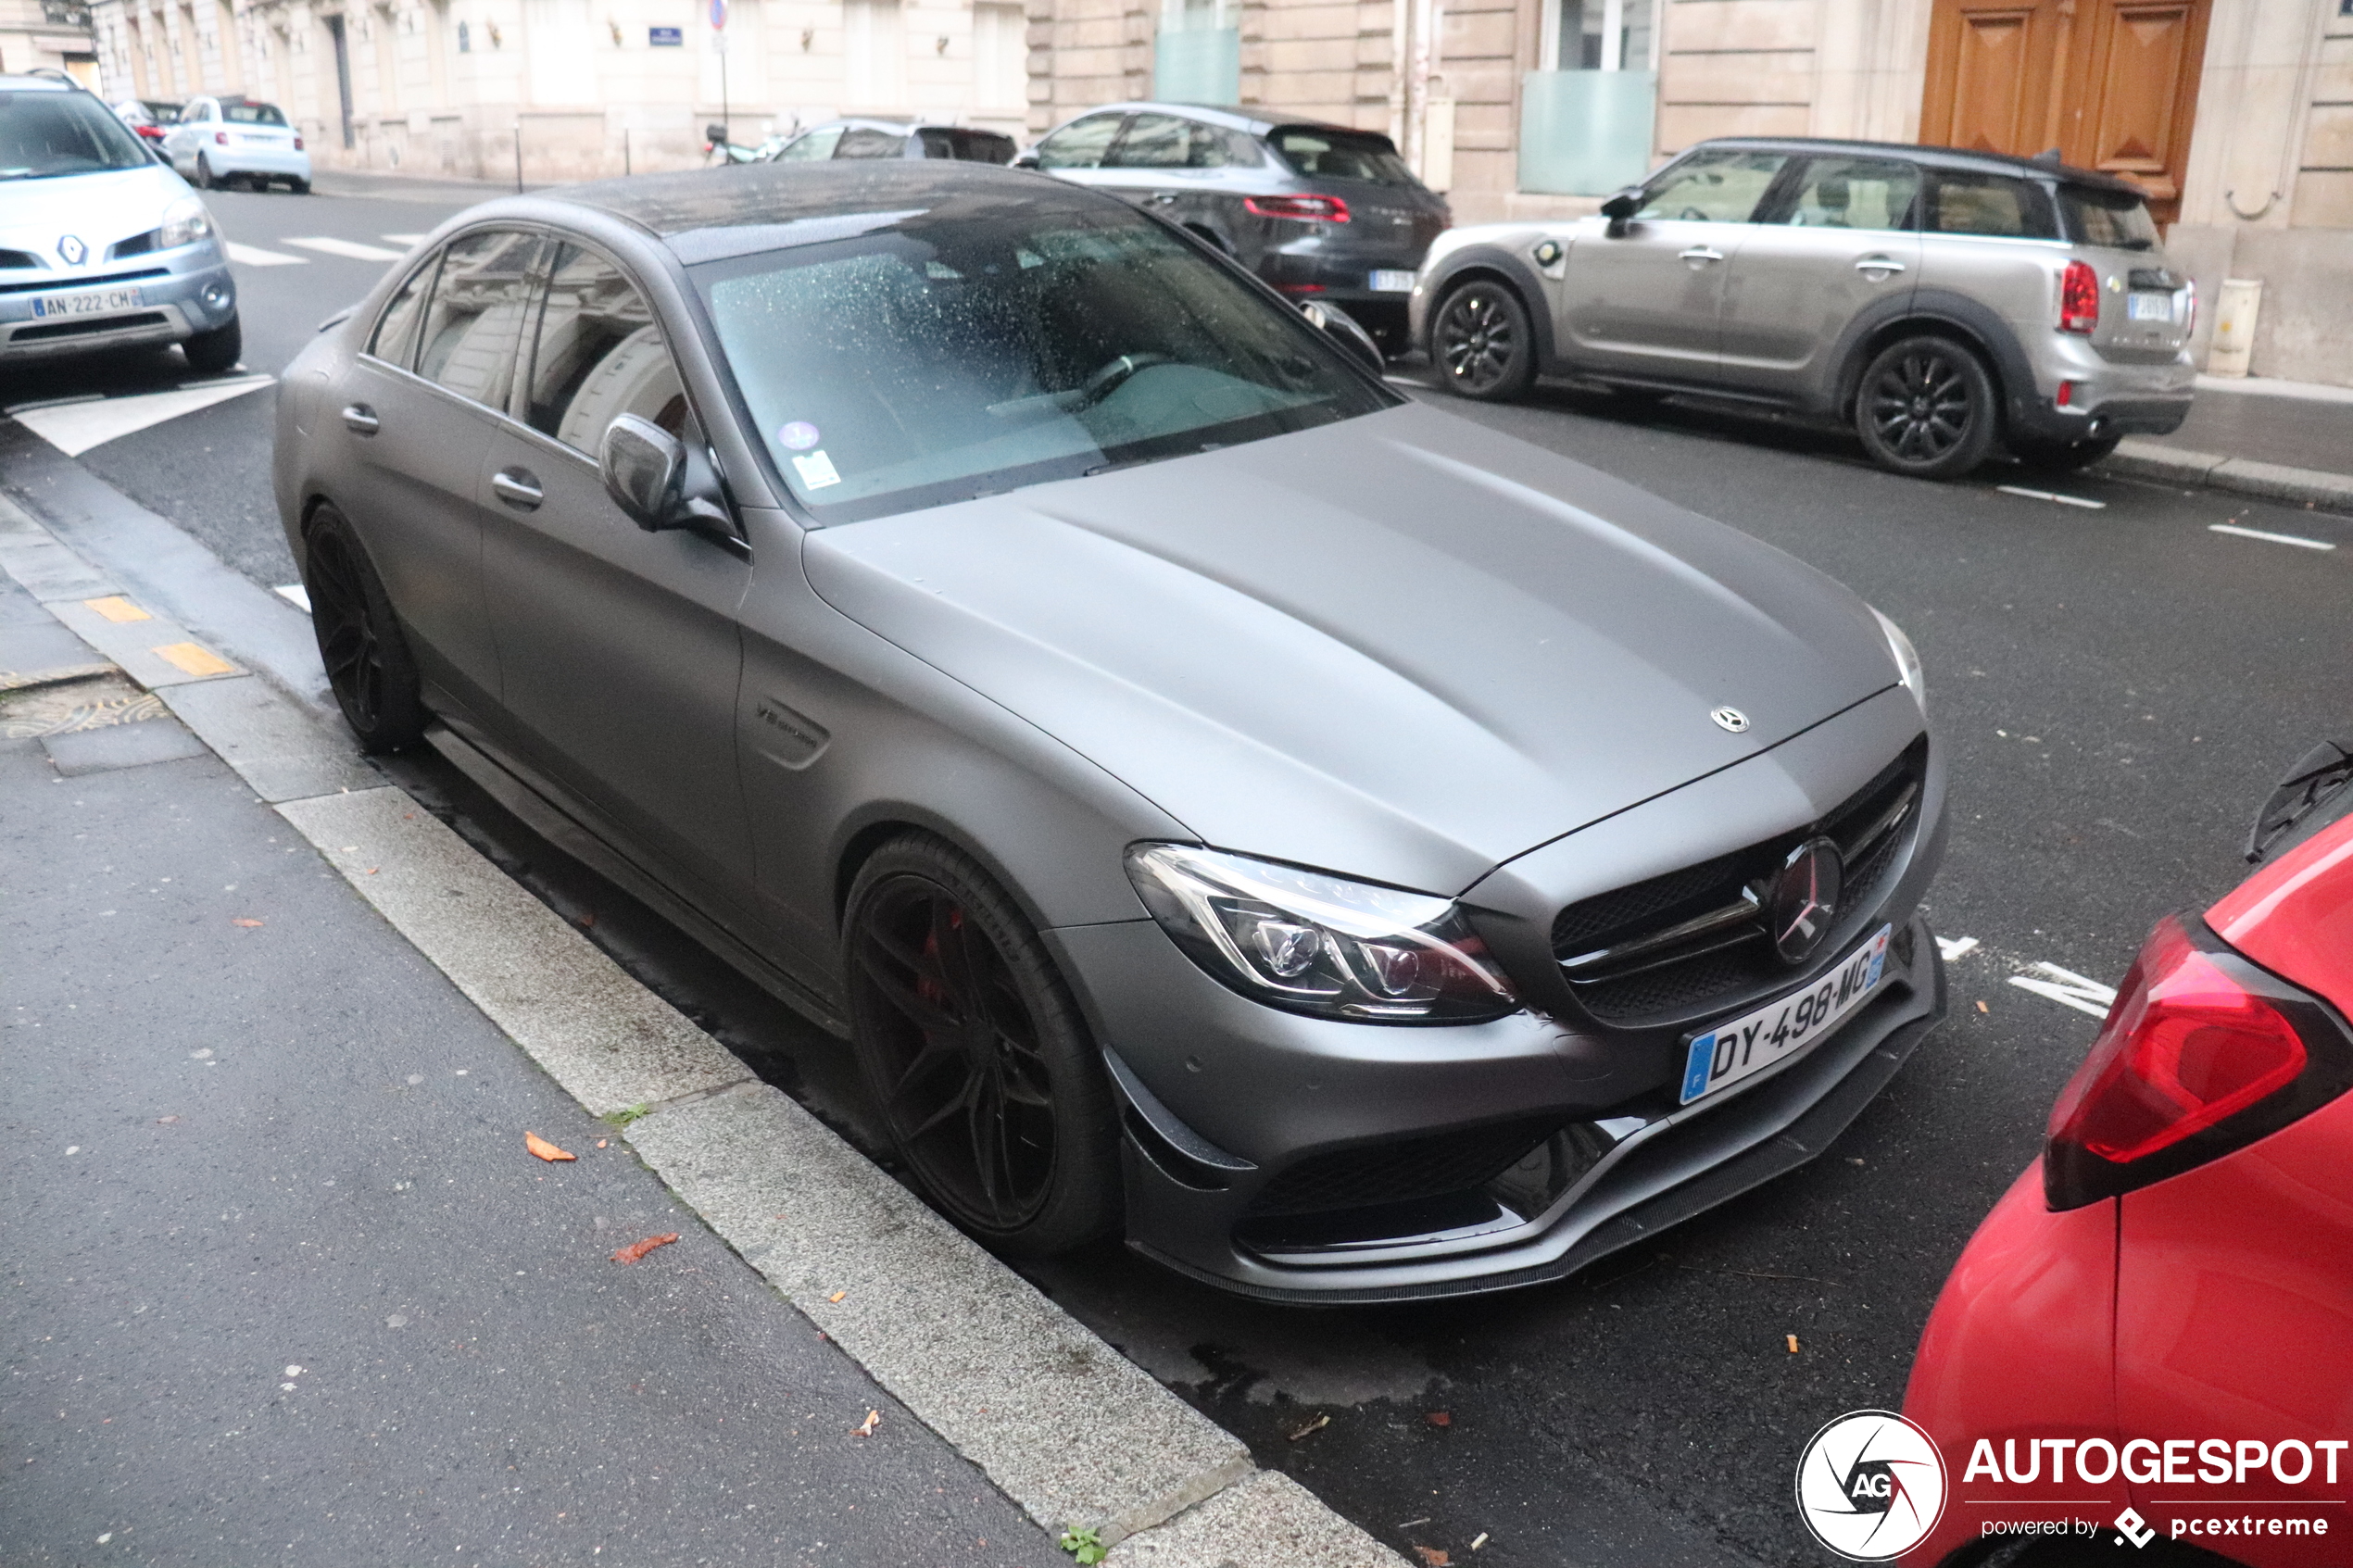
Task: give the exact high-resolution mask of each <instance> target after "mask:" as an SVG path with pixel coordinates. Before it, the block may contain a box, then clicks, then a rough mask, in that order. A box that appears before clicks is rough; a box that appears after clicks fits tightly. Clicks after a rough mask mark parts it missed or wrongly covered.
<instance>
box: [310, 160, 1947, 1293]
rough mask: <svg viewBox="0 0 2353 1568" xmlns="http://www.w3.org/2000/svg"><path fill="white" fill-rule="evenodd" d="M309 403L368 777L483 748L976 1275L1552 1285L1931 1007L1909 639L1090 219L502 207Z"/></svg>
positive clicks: (1707, 1188) (1291, 317)
mask: <svg viewBox="0 0 2353 1568" xmlns="http://www.w3.org/2000/svg"><path fill="white" fill-rule="evenodd" d="M281 384H282V386H283V387H284V388H285V389H286V391H285V394H284V395H283V397H282V398H281V400H280V402H279V406H278V438H277V451H276V470H275V471H276V486H277V490H276V494H277V499H278V506H279V510H280V514H281V517H282V519H283V523H284V526H285V531H286V537H287V540H288V543H289V545H290V546H291V547H292V548H293V550H294V551H295V552H296V557H297V558H298V559H300V560H301V562H302V563H303V580H304V582H305V583H307V584H308V590H309V595H310V602H311V606H312V609H313V616H312V624H313V626H314V627H315V629H316V632H317V634H318V638H319V644H320V651H321V657H322V659H324V661H325V666H326V670H327V672H328V675H329V678H330V680H331V682H332V683H333V687H334V691H335V694H336V696H337V698H338V700H339V701H340V703H341V704H342V706H343V709H344V712H345V715H346V718H347V719H348V720H349V721H350V723H351V726H352V728H353V729H354V731H355V732H356V733H357V734H358V735H359V738H360V740H361V742H362V744H363V745H365V746H368V747H370V748H371V749H374V750H386V749H393V748H396V747H398V746H404V745H408V744H409V743H412V742H415V741H417V740H419V739H420V738H421V737H423V736H424V735H425V734H426V729H427V725H428V722H429V721H432V720H434V719H435V718H438V719H439V720H440V721H442V722H443V723H444V724H445V725H446V730H437V731H434V734H433V738H432V741H431V744H434V746H438V747H441V748H442V749H444V751H445V753H446V754H447V755H448V756H449V757H451V758H452V759H453V760H455V761H457V763H458V764H459V766H461V767H463V768H465V769H466V770H467V771H468V772H469V773H470V774H471V775H472V776H473V777H475V778H476V779H477V780H479V781H482V782H483V783H484V787H485V788H488V789H491V790H492V791H493V793H495V794H497V797H498V798H500V799H501V800H502V801H505V802H507V803H508V804H509V805H510V808H511V809H517V810H519V811H522V812H523V813H525V814H526V816H528V817H529V818H530V820H532V821H533V822H535V823H537V824H540V825H541V826H542V828H543V831H548V832H551V833H554V834H559V835H560V836H562V837H563V838H564V840H565V842H568V843H572V844H574V845H579V846H582V849H581V850H580V851H579V852H581V853H584V854H589V855H591V856H592V857H593V858H594V862H595V863H596V864H597V865H598V867H599V869H600V870H604V871H605V872H607V874H610V875H614V876H617V877H619V878H621V879H622V880H623V882H624V884H627V885H629V886H630V887H632V888H633V889H634V890H635V891H637V892H638V893H639V895H640V896H641V897H646V898H648V900H649V901H651V902H652V904H653V906H654V907H655V908H657V909H661V910H662V911H663V912H664V913H665V914H666V915H668V916H669V917H670V918H671V919H673V920H674V921H676V922H679V923H680V924H681V925H682V926H683V927H684V928H685V929H686V930H688V931H691V932H693V933H695V934H697V935H698V936H700V937H701V938H702V939H703V940H704V941H706V942H708V943H710V944H711V946H712V947H714V948H715V949H716V950H717V951H719V952H720V953H722V954H723V955H724V956H726V957H727V958H728V959H729V960H731V961H733V962H735V963H736V964H737V965H738V966H739V967H741V968H742V969H744V970H745V971H746V972H748V973H749V974H751V975H752V976H753V977H754V978H756V979H758V980H760V981H761V983H763V984H765V985H768V986H769V987H770V988H771V989H772V990H773V991H774V992H775V993H776V994H777V995H778V996H780V997H784V998H786V1000H788V1001H789V1002H790V1003H792V1004H793V1005H795V1006H797V1007H799V1008H800V1009H802V1010H805V1011H807V1012H808V1013H809V1014H810V1015H811V1016H812V1017H813V1018H814V1019H816V1020H818V1021H819V1022H822V1023H824V1024H826V1025H828V1026H830V1027H832V1028H834V1029H835V1030H837V1032H839V1033H841V1034H843V1035H846V1036H847V1037H848V1038H849V1043H850V1047H851V1049H852V1050H853V1051H854V1053H855V1055H856V1058H857V1060H859V1061H860V1063H861V1064H862V1068H863V1071H864V1074H865V1082H866V1084H867V1085H868V1088H869V1091H870V1098H871V1099H872V1102H873V1105H874V1108H875V1113H876V1115H877V1117H878V1119H879V1121H880V1122H881V1123H882V1124H883V1125H884V1126H887V1128H888V1129H889V1132H890V1135H891V1136H892V1138H893V1139H894V1140H895V1142H896V1144H897V1147H898V1148H899V1150H900V1153H901V1155H902V1156H903V1157H904V1158H905V1160H906V1161H907V1163H908V1166H909V1168H910V1169H911V1170H912V1172H914V1173H916V1175H917V1176H918V1177H919V1179H920V1180H921V1181H922V1182H923V1183H924V1185H925V1189H926V1190H927V1191H928V1192H929V1193H930V1195H931V1197H932V1199H933V1201H934V1202H936V1203H937V1205H938V1206H939V1207H940V1209H941V1210H943V1211H944V1212H946V1213H947V1214H949V1215H950V1216H951V1217H952V1218H953V1219H954V1220H955V1221H956V1222H957V1223H959V1224H961V1225H963V1227H965V1228H966V1229H967V1230H968V1231H970V1232H971V1233H972V1234H974V1235H975V1236H979V1237H980V1238H982V1239H983V1240H985V1241H987V1242H988V1243H989V1244H990V1245H992V1246H996V1247H999V1248H1005V1249H1007V1250H1011V1251H1014V1252H1021V1253H1027V1254H1032V1255H1035V1254H1039V1253H1045V1252H1051V1251H1055V1250H1059V1249H1063V1248H1070V1247H1073V1246H1076V1245H1077V1244H1079V1243H1082V1242H1084V1241H1086V1240H1088V1238H1090V1237H1093V1236H1099V1235H1101V1234H1102V1233H1103V1232H1104V1231H1106V1230H1107V1229H1110V1228H1112V1227H1114V1226H1119V1227H1122V1228H1124V1231H1125V1234H1126V1238H1127V1240H1128V1242H1129V1243H1130V1244H1131V1245H1132V1246H1134V1247H1137V1248H1139V1249H1141V1250H1143V1251H1145V1252H1146V1253H1148V1254H1149V1255H1150V1256H1151V1257H1154V1258H1157V1259H1159V1260H1161V1261H1164V1262H1165V1263H1167V1264H1168V1265H1169V1266H1171V1267H1173V1268H1175V1269H1177V1270H1179V1271H1181V1272H1184V1273H1188V1274H1190V1275H1192V1276H1194V1277H1197V1278H1201V1279H1205V1280H1208V1281H1210V1282H1212V1283H1214V1284H1216V1285H1219V1286H1225V1287H1227V1288H1230V1289H1236V1290H1240V1291H1244V1292H1246V1293H1249V1294H1252V1295H1255V1296H1260V1297H1265V1298H1277V1299H1290V1300H1298V1301H1319V1302H1326V1303H1333V1302H1343V1301H1352V1300H1358V1301H1362V1300H1387V1299H1398V1298H1432V1297H1440V1296H1446V1295H1453V1294H1463V1293H1470V1292H1477V1291H1485V1290H1496V1289H1503V1288H1506V1287H1509V1286H1518V1285H1527V1284H1532V1283H1535V1282H1537V1281H1539V1280H1544V1279H1554V1278H1559V1277H1561V1276H1563V1275H1566V1274H1568V1273H1574V1272H1575V1271H1576V1270H1578V1269H1579V1268H1581V1267H1583V1266H1584V1265H1585V1264H1586V1263H1588V1262H1590V1261H1592V1260H1594V1259H1596V1258H1599V1257H1603V1256H1604V1255H1606V1254H1608V1253H1609V1252H1611V1251H1613V1250H1614V1249H1616V1248H1621V1247H1625V1246H1629V1245H1633V1244H1636V1243H1638V1242H1647V1241H1648V1240H1649V1239H1650V1238H1652V1237H1654V1236H1655V1235H1656V1234H1657V1231H1658V1230H1659V1228H1660V1227H1662V1226H1665V1225H1668V1224H1672V1223H1676V1222H1677V1221H1679V1220H1680V1219H1682V1218H1685V1217H1687V1216H1689V1215H1692V1214H1695V1213H1698V1212H1700V1211H1701V1210H1705V1209H1707V1208H1709V1207H1711V1206H1712V1205H1715V1204H1718V1203H1721V1202H1723V1201H1725V1200H1726V1199H1728V1198H1732V1197H1734V1196H1736V1195H1737V1194H1740V1193H1742V1192H1745V1191H1747V1190H1748V1189H1749V1188H1750V1187H1752V1186H1754V1185H1756V1184H1757V1183H1759V1182H1762V1181H1765V1180H1767V1179H1768V1178H1769V1177H1771V1176H1773V1175H1775V1174H1777V1173H1780V1172H1783V1171H1787V1170H1790V1169H1792V1168H1793V1167H1794V1166H1796V1165H1798V1164H1800V1163H1802V1162H1804V1161H1806V1160H1810V1159H1812V1158H1814V1156H1815V1155H1816V1154H1818V1152H1819V1151H1820V1150H1821V1149H1822V1148H1824V1147H1825V1146H1826V1145H1827V1144H1828V1143H1829V1142H1830V1141H1831V1139H1832V1138H1833V1137H1834V1136H1835V1135H1836V1134H1837V1133H1838V1132H1839V1131H1840V1130H1841V1129H1843V1127H1844V1126H1845V1125H1846V1124H1847V1123H1848V1122H1849V1121H1850V1120H1851V1119H1852V1118H1853V1117H1854V1116H1856V1114H1857V1113H1858V1112H1859V1111H1860V1110H1861V1109H1862V1108H1863V1106H1864V1105H1866V1104H1867V1103H1869V1100H1870V1099H1871V1098H1872V1097H1873V1096H1874V1095H1875V1094H1877V1093H1878V1092H1879V1090H1880V1089H1881V1087H1882V1086H1884V1085H1886V1083H1887V1082H1888V1081H1889V1079H1890V1078H1891V1077H1892V1076H1893V1075H1894V1073H1895V1072H1896V1071H1897V1069H1898V1068H1899V1067H1900V1065H1901V1064H1902V1062H1903V1060H1904V1059H1905V1057H1906V1054H1907V1053H1908V1052H1909V1050H1910V1049H1911V1048H1912V1047H1913V1046H1914V1045H1915V1044H1916V1043H1917V1042H1918V1040H1919V1037H1920V1036H1921V1035H1922V1034H1923V1033H1925V1031H1926V1030H1927V1029H1928V1028H1929V1027H1930V1026H1931V1024H1932V1023H1933V1022H1934V1021H1935V1019H1936V1018H1937V1017H1938V1016H1939V1014H1940V1013H1941V1012H1942V1010H1943V1007H1944V986H1943V980H1942V970H1941V968H1940V963H1939V957H1938V953H1937V948H1936V945H1935V943H1934V942H1932V941H1931V939H1930V937H1929V935H1928V932H1927V928H1926V926H1925V924H1924V923H1923V922H1922V921H1921V918H1920V915H1919V901H1920V897H1921V895H1922V893H1923V892H1924V891H1925V889H1926V888H1927V886H1928V883H1929V879H1930V877H1931V874H1932V873H1933V872H1934V869H1935V866H1936V863H1937V861H1938V859H1939V858H1940V857H1941V855H1942V852H1943V847H1944V801H1945V791H1944V758H1943V755H1942V752H1941V750H1939V749H1938V748H1937V747H1936V746H1934V745H1933V744H1932V741H1931V736H1930V734H1929V731H1928V721H1927V714H1926V699H1925V696H1924V695H1923V686H1922V681H1921V676H1920V671H1919V661H1918V659H1917V658H1916V657H1915V656H1914V654H1913V652H1912V649H1911V646H1910V644H1909V643H1907V642H1906V641H1905V639H1904V635H1903V633H1901V632H1899V631H1897V630H1895V628H1894V626H1893V624H1892V623H1890V622H1889V621H1886V620H1885V619H1884V618H1883V617H1881V616H1880V615H1878V614H1877V613H1875V612H1874V611H1873V610H1872V609H1871V608H1869V606H1867V605H1866V604H1864V603H1863V601H1862V600H1860V599H1859V598H1857V597H1856V596H1855V595H1853V594H1852V593H1850V592H1848V591H1847V590H1846V589H1844V588H1842V587H1840V586H1839V585H1838V584H1837V583H1833V582H1831V580H1830V579H1828V578H1826V577H1824V576H1822V575H1820V574H1819V573H1818V572H1816V571H1813V570H1812V569H1811V568H1809V567H1806V566H1805V565H1803V564H1801V563H1800V562H1798V561H1796V560H1794V559H1793V558H1791V557H1789V556H1786V555H1784V554H1782V553H1781V552H1780V551H1778V550H1775V549H1772V548H1770V547H1769V546H1765V545H1761V544H1759V543H1757V542H1756V541H1755V540H1753V539H1751V538H1749V537H1747V536H1746V535H1744V534H1742V533H1737V532H1735V531H1734V530H1732V529H1730V528H1727V527H1724V526H1722V525H1721V524H1718V523H1715V522H1711V521H1707V520H1705V519H1704V518H1699V517H1695V516H1692V514H1690V513H1688V512H1684V511H1680V510H1679V509H1678V508H1674V507H1671V506H1668V505H1667V503H1665V502H1663V501H1660V500H1658V499H1657V498H1655V497H1654V496H1651V495H1644V494H1642V492H1640V491H1638V490H1635V489H1634V488H1632V487H1631V486H1629V485H1626V484H1623V483H1618V482H1617V481H1615V480H1612V479H1610V478H1608V477H1606V476H1604V475H1603V474H1600V473H1597V472H1595V471H1594V470H1591V469H1589V468H1586V467H1583V466H1582V465H1579V464H1578V463H1574V462H1571V461H1569V460H1567V458H1562V457H1560V456H1558V455H1556V454H1554V453H1552V452H1548V451H1544V450H1542V449H1540V448H1538V447H1535V446H1531V445H1527V444H1524V443H1521V442H1517V441H1514V440H1512V439H1510V438H1509V437H1506V436H1504V435H1502V434H1500V433H1496V432H1494V431H1491V430H1489V429H1487V428H1485V427H1484V426H1481V425H1478V424H1475V423H1473V422H1471V421H1468V420H1461V419H1458V418H1455V417H1454V416H1453V415H1451V414H1448V413H1446V412H1445V411H1443V410H1441V409H1437V408H1429V407H1428V406H1426V405H1424V404H1421V403H1418V402H1416V401H1413V400H1411V399H1408V398H1406V397H1404V396H1403V395H1400V394H1398V393H1397V392H1396V391H1394V390H1393V389H1391V388H1390V387H1389V386H1388V385H1386V384H1385V383H1383V381H1382V380H1381V378H1380V377H1379V376H1378V374H1377V373H1375V371H1374V370H1373V369H1372V368H1370V367H1367V366H1365V365H1364V364H1362V363H1360V362H1359V361H1357V360H1356V359H1355V358H1353V347H1352V345H1350V344H1349V343H1348V342H1345V341H1339V340H1337V339H1336V337H1335V336H1334V334H1333V333H1332V332H1330V331H1329V330H1327V331H1323V332H1319V331H1318V330H1317V329H1316V328H1315V326H1314V325H1312V324H1311V322H1310V320H1309V319H1308V318H1307V317H1306V316H1305V315H1304V313H1302V311H1300V310H1298V309H1295V308H1293V307H1291V306H1290V305H1289V304H1287V303H1286V302H1285V301H1284V300H1283V299H1282V297H1281V296H1279V295H1276V294H1275V293H1273V292H1272V291H1271V290H1269V289H1267V288H1266V287H1265V285H1264V284H1263V283H1260V282H1257V281H1256V280H1254V279H1252V278H1251V277H1250V276H1249V275H1247V274H1246V273H1243V272H1241V271H1240V270H1238V269H1237V268H1235V267H1234V266H1232V265H1231V264H1230V263H1229V262H1227V261H1226V260H1224V259H1222V258H1220V257H1215V256H1214V255H1212V254H1210V253H1209V252H1207V251H1205V250H1204V249H1203V248H1202V246H1201V245H1199V244H1197V243H1195V242H1193V241H1191V240H1189V239H1188V238H1186V237H1185V236H1184V235H1183V234H1181V233H1179V232H1176V230H1174V229H1172V228H1171V227H1170V226H1169V225H1167V224H1166V223H1164V222H1161V221H1159V220H1156V219H1155V218H1153V217H1152V216H1151V214H1149V213H1147V212H1139V211H1138V210H1137V209H1136V208H1134V207H1130V206H1127V205H1126V204H1124V203H1122V202H1120V201H1117V200H1114V199H1113V198H1112V197H1110V196H1108V195H1106V194H1101V193H1100V192H1093V191H1088V190H1083V189H1079V188H1076V187H1075V186H1073V185H1069V184H1064V183H1061V182H1055V181H1052V180H1049V179H1044V178H1041V177H1039V176H1037V175H1033V174H1026V173H1022V172H1018V171H1015V170H1012V169H995V168H988V167H985V166H980V165H975V164H971V163H964V162H957V161H948V160H925V161H915V160H910V159H892V160H875V161H865V162H855V161H853V162H842V161H838V160H827V161H824V162H811V163H799V164H771V165H763V166H761V167H758V168H749V169H719V170H712V171H707V172H706V171H697V172H692V173H686V174H665V175H646V176H640V177H638V178H636V179H634V180H621V181H613V182H605V183H600V184H590V185H574V186H568V187H562V188H560V189H558V190H555V191H550V192H545V193H541V194H535V195H531V196H517V197H510V198H501V199H500V200H498V201H497V202H493V203H488V204H485V205H484V206H482V207H476V208H474V209H472V211H470V212H468V213H466V214H463V215H461V216H460V217H459V218H458V219H456V220H452V221H451V222H450V223H449V224H447V225H446V226H445V227H444V228H443V229H442V230H441V231H440V232H438V233H436V234H435V235H434V236H433V237H432V238H431V239H430V240H429V241H428V242H427V243H426V244H425V245H423V246H422V247H421V249H420V250H419V252H418V253H417V254H416V255H414V256H413V257H410V258H409V260H408V261H407V262H406V263H404V264H403V265H402V266H399V267H396V268H394V269H391V270H388V271H387V272H386V274H385V275H384V279H383V281H382V282H380V283H379V284H378V285H377V286H376V287H375V288H374V289H373V290H372V291H371V293H370V294H369V295H368V297H367V298H366V299H364V300H363V301H361V302H360V303H359V306H358V307H356V308H355V309H354V310H353V311H352V312H351V313H350V314H349V316H348V317H347V319H345V320H341V321H339V322H336V323H333V324H331V325H330V326H328V327H327V328H326V329H325V330H324V331H322V332H321V333H320V334H319V336H318V337H316V338H315V339H314V340H313V341H312V342H311V344H310V345H308V347H306V348H305V349H304V350H303V352H302V354H301V356H300V357H299V358H297V359H296V361H295V362H294V364H293V365H292V366H290V367H289V368H288V369H287V370H286V371H285V373H284V376H283V381H282V383H281Z"/></svg>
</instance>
